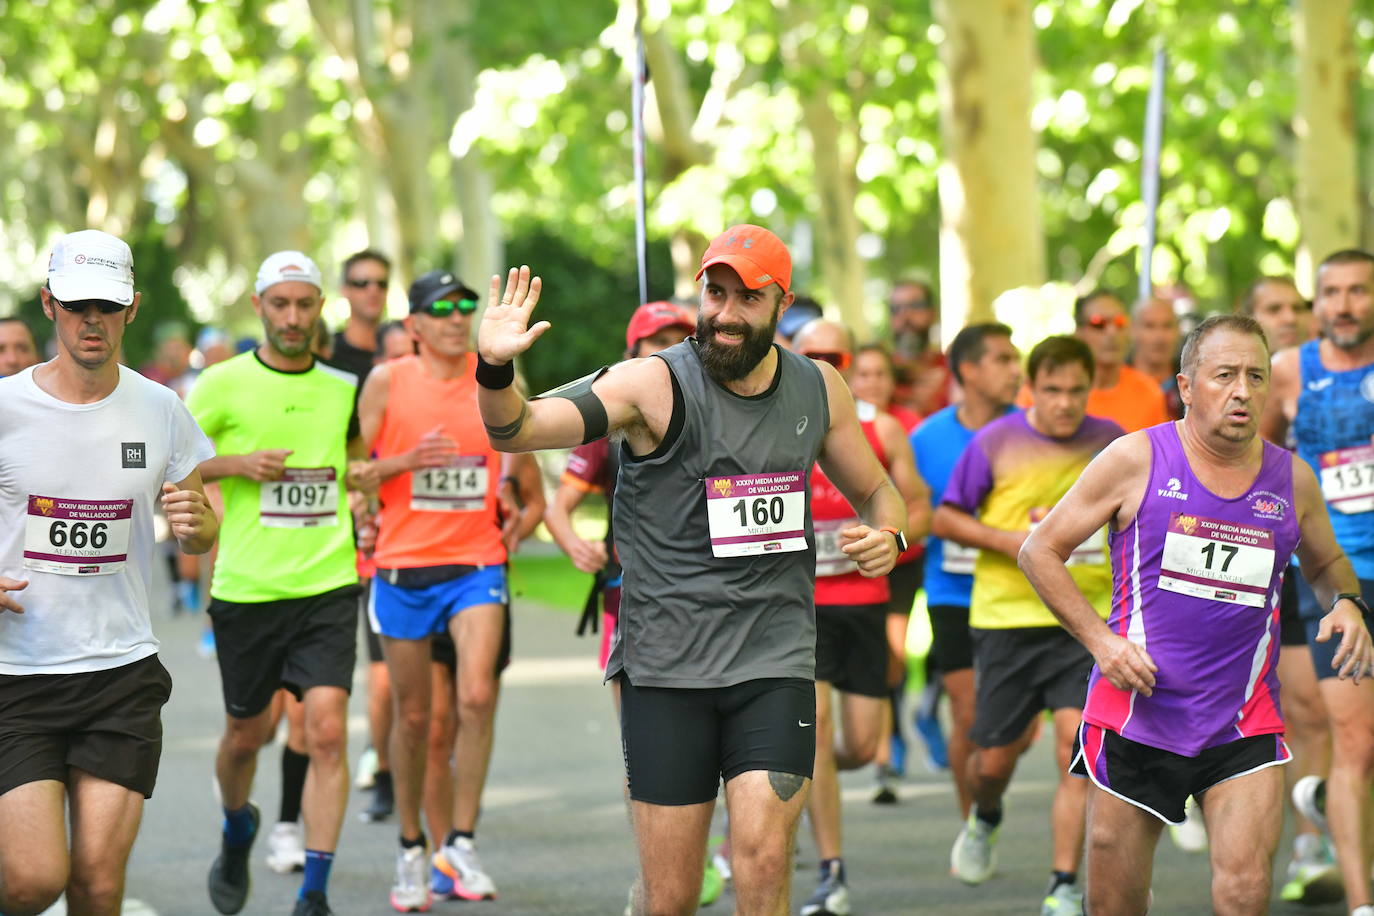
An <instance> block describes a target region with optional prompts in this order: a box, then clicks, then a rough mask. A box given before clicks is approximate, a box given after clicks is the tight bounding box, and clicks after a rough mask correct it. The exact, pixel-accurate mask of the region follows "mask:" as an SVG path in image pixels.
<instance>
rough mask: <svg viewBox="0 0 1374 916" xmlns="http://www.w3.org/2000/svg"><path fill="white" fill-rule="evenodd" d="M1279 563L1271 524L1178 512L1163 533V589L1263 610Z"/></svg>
mask: <svg viewBox="0 0 1374 916" xmlns="http://www.w3.org/2000/svg"><path fill="white" fill-rule="evenodd" d="M1274 561H1275V556H1274V533H1273V532H1272V531H1270V530H1268V529H1266V528H1256V527H1254V526H1252V525H1242V524H1237V523H1235V522H1228V521H1223V520H1220V519H1214V518H1204V517H1202V516H1198V515H1185V514H1183V513H1179V512H1175V513H1173V515H1172V516H1171V517H1170V519H1169V531H1168V534H1166V535H1165V536H1164V556H1163V558H1162V559H1161V561H1160V568H1159V587H1160V588H1162V589H1166V590H1168V591H1171V592H1177V593H1179V594H1181V595H1192V596H1193V597H1194V598H1202V599H1203V600H1205V601H1224V602H1227V603H1229V604H1246V605H1249V606H1250V607H1259V608H1262V607H1264V605H1265V596H1266V595H1267V593H1268V591H1269V585H1270V582H1271V580H1272V578H1273V575H1274Z"/></svg>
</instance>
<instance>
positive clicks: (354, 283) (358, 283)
mask: <svg viewBox="0 0 1374 916" xmlns="http://www.w3.org/2000/svg"><path fill="white" fill-rule="evenodd" d="M374 283H375V284H376V285H377V288H378V289H386V288H387V287H388V286H390V285H391V281H390V280H374V279H373V278H372V277H367V278H366V279H363V280H354V279H353V278H352V277H349V278H348V279H347V280H345V281H344V284H345V285H347V286H351V287H353V288H354V289H367V288H368V287H369V286H371V285H373V284H374Z"/></svg>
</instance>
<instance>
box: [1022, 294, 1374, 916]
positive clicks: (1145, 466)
mask: <svg viewBox="0 0 1374 916" xmlns="http://www.w3.org/2000/svg"><path fill="white" fill-rule="evenodd" d="M1182 363H1183V364H1182V369H1181V371H1180V372H1179V374H1178V383H1179V393H1180V395H1181V396H1182V398H1183V402H1184V403H1185V404H1186V405H1188V412H1187V414H1186V416H1185V417H1184V418H1183V419H1182V420H1180V421H1178V422H1176V423H1169V424H1161V425H1159V426H1155V427H1151V428H1149V429H1145V430H1141V431H1139V432H1135V433H1132V434H1130V435H1128V436H1124V437H1122V438H1120V439H1118V440H1116V441H1115V442H1114V443H1112V444H1111V445H1109V446H1108V447H1107V448H1106V449H1105V450H1104V451H1103V452H1102V453H1101V454H1100V455H1098V457H1097V458H1095V459H1094V460H1093V462H1092V463H1091V464H1090V465H1088V467H1087V469H1086V470H1085V471H1084V472H1083V475H1082V476H1081V477H1080V478H1079V479H1078V482H1077V483H1075V484H1074V486H1073V488H1072V489H1071V490H1069V492H1068V494H1067V495H1066V496H1065V497H1064V498H1063V499H1061V500H1060V501H1059V504H1058V505H1057V506H1055V508H1054V509H1053V510H1052V511H1051V512H1050V514H1049V515H1048V516H1047V517H1046V518H1045V520H1044V521H1043V522H1042V523H1041V524H1040V526H1039V527H1037V528H1036V530H1035V531H1034V533H1032V534H1031V536H1030V537H1029V538H1028V539H1027V540H1026V542H1025V544H1024V545H1023V546H1022V548H1021V553H1020V565H1021V568H1022V570H1024V571H1025V573H1026V576H1027V578H1029V579H1030V581H1031V584H1032V585H1033V586H1035V589H1036V591H1037V592H1039V594H1040V597H1041V598H1042V599H1043V600H1044V601H1045V603H1046V604H1047V605H1048V606H1049V608H1050V609H1051V610H1052V611H1053V612H1054V614H1055V616H1056V617H1058V618H1059V619H1060V620H1061V621H1062V622H1063V624H1064V626H1065V628H1067V629H1068V630H1069V632H1070V633H1072V634H1073V635H1074V636H1075V637H1077V638H1078V639H1079V640H1080V641H1081V642H1082V643H1083V644H1084V646H1086V647H1087V648H1088V650H1089V651H1090V652H1091V653H1092V655H1093V659H1094V661H1095V663H1096V664H1095V666H1094V668H1093V671H1092V675H1091V677H1090V679H1089V682H1088V702H1087V705H1086V707H1085V708H1084V710H1083V719H1084V724H1083V726H1082V728H1081V729H1080V732H1079V742H1078V748H1077V753H1076V756H1075V760H1074V763H1073V766H1072V771H1073V772H1075V773H1078V774H1080V775H1084V776H1087V777H1089V778H1090V779H1091V787H1090V789H1089V796H1088V857H1087V861H1088V883H1087V900H1086V903H1087V906H1086V908H1085V909H1086V911H1087V912H1090V913H1094V914H1115V913H1143V912H1144V911H1145V910H1146V908H1147V906H1148V900H1149V893H1150V873H1151V861H1152V859H1153V856H1154V848H1155V844H1156V843H1157V842H1158V840H1159V834H1160V830H1161V828H1162V827H1163V826H1164V823H1165V822H1166V821H1168V822H1170V823H1178V822H1180V821H1181V820H1182V819H1183V802H1184V800H1185V799H1186V798H1187V797H1188V796H1189V795H1192V796H1193V797H1195V798H1196V799H1197V800H1198V803H1199V804H1200V805H1201V807H1202V815H1203V818H1204V819H1205V820H1206V823H1207V835H1208V837H1209V838H1210V840H1211V860H1212V908H1213V910H1214V912H1217V913H1225V914H1242V913H1264V912H1268V909H1269V886H1270V876H1271V872H1272V868H1273V858H1274V851H1275V849H1276V848H1277V846H1278V840H1279V833H1280V828H1281V827H1282V824H1283V775H1282V772H1281V771H1280V770H1279V768H1278V767H1279V765H1281V764H1284V763H1287V761H1288V759H1289V756H1290V755H1289V753H1288V748H1287V747H1286V746H1285V745H1284V743H1283V727H1284V726H1283V718H1282V714H1281V712H1280V709H1279V705H1278V690H1277V687H1278V684H1277V680H1276V678H1275V676H1274V673H1273V669H1274V666H1275V664H1276V663H1277V658H1278V643H1279V613H1278V602H1279V592H1280V590H1281V588H1282V582H1283V573H1284V568H1285V567H1286V565H1287V562H1288V558H1289V556H1290V554H1291V552H1292V551H1293V545H1294V543H1295V541H1298V540H1299V539H1301V541H1300V543H1299V544H1298V546H1297V554H1298V557H1299V558H1300V559H1301V561H1302V568H1303V569H1304V570H1305V571H1306V572H1307V574H1308V576H1309V578H1310V580H1311V582H1312V586H1313V588H1314V590H1315V591H1316V592H1317V594H1318V595H1320V596H1321V599H1322V602H1323V604H1324V605H1325V606H1327V607H1329V608H1331V610H1330V612H1329V613H1327V614H1326V616H1324V617H1323V618H1322V620H1321V626H1320V634H1319V635H1318V637H1317V639H1318V640H1319V641H1320V642H1323V643H1325V642H1327V641H1329V640H1332V639H1335V640H1336V641H1337V642H1338V643H1339V648H1337V650H1336V652H1335V665H1334V667H1335V668H1336V670H1337V672H1338V675H1339V676H1340V677H1342V678H1346V677H1350V678H1352V679H1354V680H1355V681H1359V680H1360V679H1361V678H1362V677H1366V676H1368V675H1369V674H1370V665H1371V662H1374V648H1371V645H1370V637H1369V632H1368V630H1366V629H1365V625H1364V621H1363V619H1362V618H1361V608H1360V606H1359V605H1360V604H1361V603H1362V602H1360V600H1359V595H1358V593H1357V592H1358V587H1359V586H1358V580H1357V579H1356V578H1355V571H1354V569H1353V568H1352V567H1351V565H1350V561H1349V560H1348V559H1347V558H1346V556H1345V554H1343V553H1342V552H1341V548H1340V546H1339V545H1338V544H1337V543H1336V538H1335V535H1334V534H1333V533H1332V530H1331V521H1330V519H1329V518H1328V516H1327V514H1326V505H1325V503H1324V502H1323V501H1322V494H1321V489H1320V487H1319V486H1318V484H1317V477H1316V475H1315V474H1314V473H1313V472H1312V469H1311V468H1310V467H1309V466H1308V464H1307V463H1306V462H1305V461H1303V460H1302V459H1301V458H1298V457H1297V456H1295V455H1292V454H1290V453H1288V452H1285V451H1284V450H1282V449H1280V448H1278V447H1277V446H1274V445H1270V444H1268V443H1266V442H1265V441H1264V440H1262V439H1261V438H1259V418H1260V416H1261V414H1262V413H1263V411H1264V406H1265V402H1266V400H1267V399H1268V397H1269V349H1268V345H1267V344H1266V342H1265V339H1264V333H1263V331H1261V330H1260V327H1259V325H1257V324H1256V323H1255V321H1254V320H1253V319H1251V318H1246V317H1243V316H1239V315H1216V316H1213V317H1211V318H1208V319H1207V320H1206V321H1204V322H1203V323H1202V324H1200V325H1198V327H1197V328H1196V329H1195V330H1194V331H1193V332H1192V333H1191V334H1189V335H1188V339H1187V340H1186V341H1185V342H1184V345H1183V360H1182ZM1103 524H1110V530H1111V535H1110V541H1109V546H1110V551H1111V558H1112V566H1113V574H1114V581H1115V588H1114V600H1113V604H1112V610H1111V616H1110V617H1109V618H1108V619H1107V620H1106V621H1105V622H1104V621H1103V620H1102V619H1101V618H1100V617H1098V616H1097V613H1096V612H1095V611H1094V610H1093V609H1092V607H1091V606H1090V605H1089V604H1088V602H1087V600H1086V599H1085V598H1084V597H1083V594H1082V592H1080V591H1079V590H1078V588H1077V586H1075V584H1074V582H1073V580H1072V579H1071V578H1070V577H1069V574H1068V571H1067V570H1066V569H1065V561H1066V560H1067V559H1068V558H1069V556H1070V555H1071V554H1072V552H1073V550H1074V548H1075V546H1076V545H1078V544H1080V543H1081V542H1082V541H1083V539H1084V538H1085V537H1087V535H1088V534H1090V533H1091V532H1093V531H1094V530H1096V529H1098V528H1100V527H1101V526H1102V525H1103ZM1351 593H1356V594H1354V595H1353V598H1352V595H1351Z"/></svg>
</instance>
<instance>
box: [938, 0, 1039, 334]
mask: <svg viewBox="0 0 1374 916" xmlns="http://www.w3.org/2000/svg"><path fill="white" fill-rule="evenodd" d="M935 15H936V19H937V21H938V22H939V23H940V25H941V27H942V28H943V29H944V32H945V38H944V41H942V42H940V61H941V63H942V64H943V65H944V68H943V69H944V72H943V74H942V77H941V84H940V111H941V119H940V122H941V128H942V133H943V136H944V145H945V162H944V164H943V165H941V166H940V174H939V180H940V210H941V227H940V294H941V295H940V298H941V308H940V326H941V331H942V336H943V341H942V343H943V344H945V345H947V344H948V343H949V341H950V340H951V339H952V338H953V336H954V335H955V334H956V333H958V331H959V329H960V328H962V327H963V326H964V325H965V324H967V323H969V322H974V321H988V320H991V319H992V314H993V313H992V302H993V300H994V299H996V298H997V297H998V296H999V295H1001V294H1002V293H1003V292H1005V291H1006V290H1008V289H1013V288H1015V287H1019V286H1040V285H1042V284H1043V283H1044V278H1045V239H1044V235H1043V233H1042V230H1041V226H1040V202H1039V199H1038V197H1037V195H1036V187H1035V181H1036V177H1035V150H1036V140H1035V135H1034V133H1033V132H1032V130H1031V125H1030V101H1031V99H1030V96H1031V77H1032V75H1033V73H1034V71H1035V39H1034V33H1033V31H1032V26H1031V16H1030V0H937V2H936V3H935Z"/></svg>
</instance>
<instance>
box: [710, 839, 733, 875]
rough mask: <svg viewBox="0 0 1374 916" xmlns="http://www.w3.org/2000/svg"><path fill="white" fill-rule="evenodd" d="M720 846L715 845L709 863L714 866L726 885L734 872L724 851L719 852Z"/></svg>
mask: <svg viewBox="0 0 1374 916" xmlns="http://www.w3.org/2000/svg"><path fill="white" fill-rule="evenodd" d="M721 848H722V847H719V846H717V847H716V851H715V852H713V853H712V854H711V864H712V865H714V866H715V869H716V871H718V872H720V880H722V881H724V882H725V883H726V884H727V885H728V884H729V883H730V879H731V878H733V877H734V876H735V875H734V872H732V871H731V870H730V859H729V858H728V857H726V855H725V853H723V852H721Z"/></svg>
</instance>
